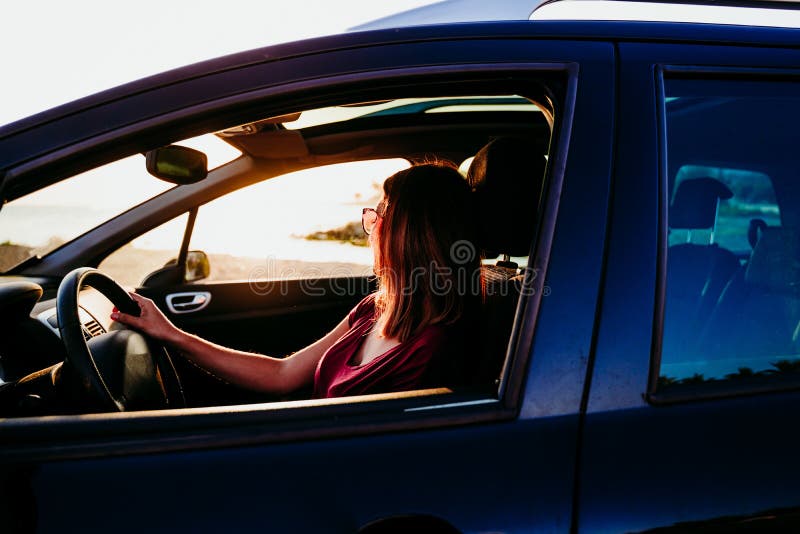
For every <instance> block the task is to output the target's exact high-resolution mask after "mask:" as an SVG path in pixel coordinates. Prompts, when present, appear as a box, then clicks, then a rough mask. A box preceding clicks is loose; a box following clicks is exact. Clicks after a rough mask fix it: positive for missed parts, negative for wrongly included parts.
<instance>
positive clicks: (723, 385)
mask: <svg viewBox="0 0 800 534" xmlns="http://www.w3.org/2000/svg"><path fill="white" fill-rule="evenodd" d="M654 75H655V88H656V106H657V110H656V111H657V113H656V114H657V118H658V144H659V152H658V154H659V160H658V240H657V247H658V250H657V259H656V262H657V263H656V294H655V309H654V314H653V336H652V345H651V351H650V369H649V373H648V382H647V390H646V392H645V394H644V398H645V400H646V401H647V402H648V403H650V404H652V405H655V406H664V405H672V404H679V403H686V402H692V401H704V400H715V399H724V398H730V397H742V396H749V395H757V394H764V393H781V392H787V391H796V390H799V389H800V376H774V377H760V376H755V377H743V378H737V379H736V380H726V379H720V380H714V381H710V382H706V383H702V384H675V385H670V386H669V387H668V388H662V389H660V390H659V388H658V378H659V373H660V370H661V348H662V343H663V327H664V308H665V304H666V278H667V248H668V243H667V232H668V229H669V226H668V224H669V223H668V221H667V216H668V204H669V191H668V188H669V175H668V169H667V165H668V158H669V154H668V153H667V134H668V132H667V110H666V89H665V78H668V77H673V78H677V79H687V78H689V79H699V80H709V79H730V80H741V79H745V80H751V81H786V80H791V81H795V82H797V81H798V80H800V70H798V69H785V68H752V67H750V68H748V67H719V66H713V67H712V66H695V65H662V64H657V65H655V68H654Z"/></svg>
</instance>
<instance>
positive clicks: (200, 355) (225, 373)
mask: <svg viewBox="0 0 800 534" xmlns="http://www.w3.org/2000/svg"><path fill="white" fill-rule="evenodd" d="M131 296H132V297H133V299H134V300H135V301H136V302H138V303H139V307H140V308H141V310H142V311H141V315H140V316H139V317H134V316H132V315H127V314H124V313H121V312H119V311H116V310H115V311H114V313H112V314H111V318H112V319H114V320H115V321H119V322H120V323H123V324H125V325H128V326H131V327H133V328H135V329H137V330H141V331H142V332H144V333H145V334H147V335H149V336H151V337H153V338H155V339H157V340H159V341H161V342H163V343H165V344H168V345H169V346H171V347H174V348H175V349H177V350H179V351H180V352H181V353H182V354H183V355H184V356H186V357H187V358H188V359H189V360H191V361H193V362H194V363H196V364H198V365H199V366H201V367H203V368H205V369H207V370H208V371H210V372H211V373H213V374H215V375H216V376H218V377H220V378H223V379H225V380H227V381H229V382H231V383H234V384H237V385H239V386H242V387H245V388H248V389H252V390H256V391H264V392H268V393H273V394H278V395H283V394H286V393H290V392H292V391H294V390H295V389H297V388H299V387H301V386H304V385H306V384H308V383H310V382H311V380H312V379H313V378H314V370H315V369H316V367H317V363H318V362H319V359H320V358H321V357H322V355H323V354H324V353H325V351H326V350H328V348H329V347H330V346H331V345H333V344H334V343H335V342H336V340H337V339H339V338H340V337H342V336H343V335H344V334H345V333H346V332H347V330H348V329H349V326H348V321H347V317H345V318H344V319H343V320H342V321H341V322H340V323H339V324H338V325H336V327H335V328H334V329H333V330H331V331H330V332H329V333H328V334H327V335H325V337H323V338H322V339H320V340H319V341H316V342H315V343H312V344H311V345H309V346H307V347H305V348H304V349H301V350H299V351H297V352H295V353H294V354H292V355H291V356H289V357H287V358H271V357H269V356H264V355H261V354H254V353H250V352H242V351H238V350H233V349H229V348H226V347H223V346H221V345H217V344H215V343H211V342H210V341H206V340H204V339H202V338H199V337H197V336H195V335H192V334H189V333H187V332H184V331H182V330H180V329H179V328H178V327H176V326H175V325H174V324H172V323H171V322H170V320H169V319H167V317H166V316H165V315H164V314H163V313H162V312H161V310H159V309H158V307H157V306H156V305H155V303H153V301H152V300H150V299H148V298H145V297H142V296H141V295H137V294H135V293H131Z"/></svg>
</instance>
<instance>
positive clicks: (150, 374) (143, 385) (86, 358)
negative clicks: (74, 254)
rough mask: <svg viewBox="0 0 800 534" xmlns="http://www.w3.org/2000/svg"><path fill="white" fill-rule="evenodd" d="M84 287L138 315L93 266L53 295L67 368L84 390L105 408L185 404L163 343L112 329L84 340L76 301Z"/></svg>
mask: <svg viewBox="0 0 800 534" xmlns="http://www.w3.org/2000/svg"><path fill="white" fill-rule="evenodd" d="M85 286H91V287H93V288H94V289H96V290H97V291H98V292H100V293H101V294H102V295H104V296H105V297H106V298H107V299H108V300H110V301H111V303H112V304H113V305H114V306H116V307H117V308H118V309H119V310H120V311H122V312H124V313H127V314H131V315H136V316H138V315H139V313H140V310H139V305H138V304H137V303H136V301H134V300H133V299H132V298H131V297H130V295H128V293H127V292H126V291H125V290H124V289H123V288H122V287H121V286H120V285H119V284H117V283H116V282H115V281H114V280H112V279H111V278H110V277H109V276H107V275H105V274H103V273H102V272H100V271H98V270H97V269H92V268H90V267H81V268H79V269H75V270H74V271H72V272H70V273H69V274H67V275H66V276H65V277H64V279H63V280H62V281H61V285H60V286H59V287H58V295H57V297H56V314H57V318H58V329H59V331H60V333H61V341H62V342H63V343H64V348H65V349H66V353H67V355H66V360H65V362H64V366H65V368H66V370H67V372H68V373H69V372H72V373H74V374H75V375H77V377H78V379H79V381H80V383H81V385H82V386H83V388H84V389H88V390H89V391H90V392H91V393H92V394H93V396H94V397H95V398H96V399H97V400H98V401H99V402H100V403H101V404H102V405H103V407H104V408H105V409H106V410H109V411H118V412H124V411H128V410H148V409H159V408H167V407H169V408H176V407H185V406H186V401H185V399H184V397H183V390H182V388H181V384H180V380H179V379H178V374H177V373H176V372H175V367H174V366H173V365H172V361H171V360H170V358H169V355H168V354H167V351H166V350H165V349H164V347H163V346H162V345H160V344H158V343H156V342H154V341H153V340H152V339H150V338H148V337H146V336H144V335H143V334H141V333H139V332H136V331H134V330H112V331H110V332H107V333H104V334H101V335H99V336H96V337H92V338H90V339H89V340H88V341H87V340H86V338H85V337H84V330H83V322H82V321H81V317H80V311H79V310H80V306H79V305H78V296H79V294H80V292H81V289H82V288H84V287H85Z"/></svg>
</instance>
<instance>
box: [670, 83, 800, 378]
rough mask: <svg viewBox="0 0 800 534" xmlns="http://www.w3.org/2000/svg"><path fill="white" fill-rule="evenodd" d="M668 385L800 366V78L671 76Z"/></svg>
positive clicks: (765, 374)
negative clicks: (797, 128)
mask: <svg viewBox="0 0 800 534" xmlns="http://www.w3.org/2000/svg"><path fill="white" fill-rule="evenodd" d="M664 88H665V95H664V96H665V100H664V108H665V110H666V156H667V157H666V161H667V183H668V199H667V203H668V207H667V228H666V231H667V269H666V289H665V301H664V324H663V344H662V347H661V361H660V369H659V375H658V385H659V386H660V387H662V388H664V387H670V386H675V385H683V384H705V383H713V382H721V381H737V380H738V381H741V380H745V381H751V382H752V381H753V380H758V381H760V382H761V383H763V382H764V381H765V380H766V381H769V380H772V379H774V378H775V377H780V376H785V375H793V376H795V377H796V376H798V375H799V374H800V373H798V371H800V181H799V180H798V177H797V175H796V169H797V168H798V163H800V162H798V159H800V158H799V157H798V152H797V150H796V147H795V144H794V142H793V137H794V135H793V134H792V131H793V129H794V124H796V120H797V119H800V97H798V96H796V95H800V91H798V89H800V84H797V83H795V82H792V81H775V80H766V79H765V80H763V81H761V80H754V79H733V80H731V79H726V80H722V79H720V80H714V79H711V78H709V79H697V78H693V77H691V78H690V77H686V78H681V77H677V76H676V77H675V78H672V79H670V78H669V77H667V79H666V80H665V82H664Z"/></svg>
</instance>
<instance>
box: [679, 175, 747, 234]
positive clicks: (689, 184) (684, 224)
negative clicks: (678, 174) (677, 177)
mask: <svg viewBox="0 0 800 534" xmlns="http://www.w3.org/2000/svg"><path fill="white" fill-rule="evenodd" d="M732 196H733V193H732V192H731V190H730V189H728V187H727V186H726V185H725V184H723V183H722V182H720V181H719V180H715V179H714V178H694V179H691V180H684V181H682V182H681V183H680V184H679V185H678V189H677V191H675V196H674V197H672V205H671V206H670V209H669V227H670V228H686V229H695V228H713V227H714V222H715V221H716V218H717V200H718V199H722V200H725V199H728V198H731V197H732Z"/></svg>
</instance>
